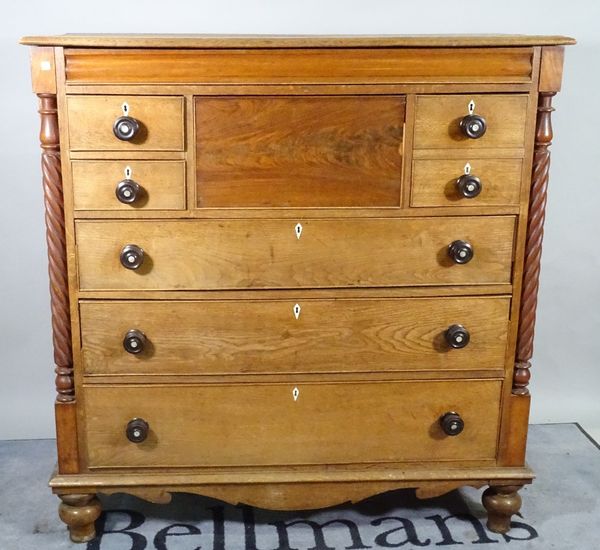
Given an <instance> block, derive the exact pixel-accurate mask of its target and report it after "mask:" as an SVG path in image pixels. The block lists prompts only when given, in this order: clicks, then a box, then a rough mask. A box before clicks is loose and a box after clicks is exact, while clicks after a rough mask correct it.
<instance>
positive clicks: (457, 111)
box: [414, 94, 529, 149]
mask: <svg viewBox="0 0 600 550" xmlns="http://www.w3.org/2000/svg"><path fill="white" fill-rule="evenodd" d="M471 101H472V102H473V105H474V111H473V113H474V114H475V115H479V116H481V117H483V119H484V121H485V127H486V130H485V133H484V134H483V135H482V136H481V137H478V138H470V137H467V135H466V134H465V133H464V131H463V129H461V121H462V120H463V119H464V117H465V116H467V115H468V114H469V104H470V103H471ZM528 102H529V98H528V96H527V95H522V94H513V95H498V94H485V95H424V96H418V97H417V99H416V120H415V137H414V148H415V149H445V148H473V149H485V148H491V147H497V148H522V147H523V146H524V144H525V123H526V119H527V106H528ZM478 128H479V129H480V128H481V125H478Z"/></svg>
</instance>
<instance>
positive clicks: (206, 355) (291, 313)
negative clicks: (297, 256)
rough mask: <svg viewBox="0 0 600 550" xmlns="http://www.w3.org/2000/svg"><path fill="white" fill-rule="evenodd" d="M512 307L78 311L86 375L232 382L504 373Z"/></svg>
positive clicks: (355, 303) (295, 303) (490, 300)
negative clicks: (212, 377) (228, 378)
mask: <svg viewBox="0 0 600 550" xmlns="http://www.w3.org/2000/svg"><path fill="white" fill-rule="evenodd" d="M509 305H510V298H509V297H506V296H498V297H477V298H463V297H448V298H387V299H382V298H366V299H365V298H363V299H360V300H356V299H346V298H344V299H340V298H338V299H307V300H301V299H298V300H241V301H240V300H223V301H217V300H203V301H142V300H135V301H114V300H111V301H97V300H93V301H84V302H81V303H80V306H79V307H80V314H81V333H82V350H83V358H84V370H85V373H86V374H101V375H104V374H126V375H145V374H150V375H154V374H173V375H177V374H226V375H229V374H285V373H289V374H292V373H293V374H297V373H316V372H323V373H325V372H327V373H336V372H369V371H419V370H434V371H437V372H445V371H448V370H477V369H479V370H481V369H497V368H501V366H502V364H503V363H504V355H505V351H506V339H507V329H508V314H509ZM459 325H460V326H461V328H460V332H456V329H455V328H453V327H457V326H459ZM453 334H455V336H454V337H453V336H452V335H453ZM461 337H462V338H461ZM456 339H458V341H456ZM132 344H133V347H131V345H132Z"/></svg>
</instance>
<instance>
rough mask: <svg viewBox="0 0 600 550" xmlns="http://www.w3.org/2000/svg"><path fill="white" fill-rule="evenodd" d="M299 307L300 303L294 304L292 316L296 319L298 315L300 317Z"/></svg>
mask: <svg viewBox="0 0 600 550" xmlns="http://www.w3.org/2000/svg"><path fill="white" fill-rule="evenodd" d="M301 309H302V308H301V307H300V304H296V305H295V306H294V317H296V319H298V317H300V311H301Z"/></svg>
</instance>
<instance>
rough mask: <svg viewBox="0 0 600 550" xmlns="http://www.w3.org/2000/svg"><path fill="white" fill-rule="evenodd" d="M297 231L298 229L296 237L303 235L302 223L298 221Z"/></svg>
mask: <svg viewBox="0 0 600 550" xmlns="http://www.w3.org/2000/svg"><path fill="white" fill-rule="evenodd" d="M295 231H296V238H297V239H299V238H300V235H302V224H300V223H297V224H296V227H295Z"/></svg>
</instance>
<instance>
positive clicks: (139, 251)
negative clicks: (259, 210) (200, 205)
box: [76, 216, 515, 290]
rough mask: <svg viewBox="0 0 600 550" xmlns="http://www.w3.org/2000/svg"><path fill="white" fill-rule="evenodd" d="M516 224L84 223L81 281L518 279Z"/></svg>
mask: <svg viewBox="0 0 600 550" xmlns="http://www.w3.org/2000/svg"><path fill="white" fill-rule="evenodd" d="M514 225H515V218H514V217H513V216H487V217H467V216H459V217H445V218H400V219H394V218H388V219H381V218H379V219H378V218H370V219H366V218H361V219H348V218H344V219H318V220H317V219H310V220H296V219H269V220H266V219H228V220H126V221H113V220H106V221H87V220H85V221H84V220H79V221H78V222H77V227H76V238H77V254H78V261H79V281H80V287H81V289H84V290H118V289H122V290H126V289H127V290H226V289H242V288H257V289H258V288H319V287H320V288H334V287H393V286H421V285H453V284H458V285H467V284H497V283H510V270H511V262H512V253H513V234H514ZM451 244H453V246H450V245H451ZM128 268H129V269H128Z"/></svg>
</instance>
